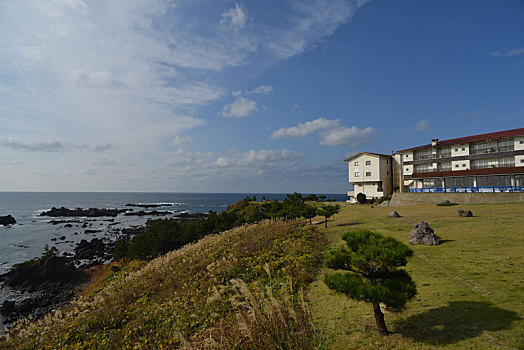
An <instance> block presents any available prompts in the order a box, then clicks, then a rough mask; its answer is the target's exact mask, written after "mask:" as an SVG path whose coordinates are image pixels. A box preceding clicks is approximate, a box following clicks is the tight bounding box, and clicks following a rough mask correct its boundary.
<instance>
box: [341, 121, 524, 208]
mask: <svg viewBox="0 0 524 350" xmlns="http://www.w3.org/2000/svg"><path fill="white" fill-rule="evenodd" d="M362 154H370V153H364V152H360V153H357V154H356V155H354V156H352V157H350V158H348V159H346V161H348V165H349V182H353V183H354V188H355V190H354V192H353V194H352V195H354V196H356V195H357V194H358V193H365V194H366V196H367V193H366V192H364V191H368V190H367V189H364V190H363V191H361V190H360V189H361V188H362V186H364V187H366V188H367V187H370V186H371V187H373V186H372V185H371V184H370V183H369V181H364V182H360V181H357V179H356V178H355V176H354V174H353V177H352V176H351V174H352V173H355V172H356V171H357V170H356V169H357V168H356V166H355V165H354V162H355V160H356V159H357V158H359V157H361V155H362ZM379 156H380V159H381V161H382V162H387V159H386V158H389V159H390V161H389V163H391V164H392V168H391V169H390V172H389V173H390V174H392V178H389V177H388V175H384V174H383V173H382V172H380V173H379V174H380V175H383V177H379V178H376V179H375V178H373V182H375V183H378V182H380V181H382V183H384V182H389V183H390V184H391V186H389V187H388V190H389V191H386V190H384V191H383V192H382V195H389V194H391V193H392V192H393V191H392V189H393V188H394V187H395V186H398V188H399V191H400V192H426V193H428V192H429V193H447V192H524V128H520V129H513V130H506V131H499V132H493V133H488V134H482V135H473V136H467V137H461V138H455V139H449V140H439V139H433V140H432V141H431V143H430V144H427V145H423V146H418V147H413V148H408V149H405V150H401V151H397V152H396V153H395V154H394V155H392V156H387V155H379ZM359 164H360V163H359ZM359 173H360V172H359ZM384 189H385V188H384ZM368 193H370V194H371V192H370V191H368ZM348 195H351V194H350V193H348ZM377 196H379V193H378V191H377V193H373V195H372V196H371V197H377ZM368 197H369V196H368ZM352 201H354V200H352Z"/></svg>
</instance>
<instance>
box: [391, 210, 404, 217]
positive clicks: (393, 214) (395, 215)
mask: <svg viewBox="0 0 524 350" xmlns="http://www.w3.org/2000/svg"><path fill="white" fill-rule="evenodd" d="M389 217H390V218H400V217H401V216H400V214H399V213H397V212H396V211H394V210H393V211H392V212H391V213H389Z"/></svg>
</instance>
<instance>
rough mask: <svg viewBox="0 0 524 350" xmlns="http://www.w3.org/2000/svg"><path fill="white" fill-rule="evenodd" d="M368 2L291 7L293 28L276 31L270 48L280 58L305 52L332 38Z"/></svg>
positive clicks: (310, 0) (317, 0)
mask: <svg viewBox="0 0 524 350" xmlns="http://www.w3.org/2000/svg"><path fill="white" fill-rule="evenodd" d="M364 3H365V2H363V1H359V2H357V3H348V2H346V1H344V0H333V1H324V0H307V1H296V2H293V3H292V7H293V13H295V15H292V16H289V21H290V24H291V25H290V26H289V27H287V28H286V29H281V30H279V29H277V30H275V34H277V35H275V37H274V38H272V39H273V40H271V41H270V42H269V43H268V47H269V48H270V50H272V51H273V52H274V53H275V54H276V55H277V56H278V57H280V58H288V57H291V56H294V55H296V54H298V53H300V52H303V51H304V50H306V49H307V48H308V47H310V46H311V45H312V44H313V43H315V42H317V41H318V40H319V39H320V38H323V37H326V36H330V35H331V34H333V33H334V32H335V30H336V29H337V28H338V27H339V26H340V25H342V24H343V23H345V22H346V21H347V20H348V19H349V18H350V17H351V16H352V15H353V13H354V12H355V10H357V9H358V8H359V7H361V6H363V5H364Z"/></svg>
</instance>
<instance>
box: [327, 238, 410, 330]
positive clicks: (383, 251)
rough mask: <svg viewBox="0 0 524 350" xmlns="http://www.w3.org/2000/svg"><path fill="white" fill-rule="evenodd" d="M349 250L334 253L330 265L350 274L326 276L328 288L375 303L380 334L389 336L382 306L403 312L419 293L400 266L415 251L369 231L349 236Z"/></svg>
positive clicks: (338, 273) (344, 249)
mask: <svg viewBox="0 0 524 350" xmlns="http://www.w3.org/2000/svg"><path fill="white" fill-rule="evenodd" d="M342 238H343V240H344V241H346V243H347V247H348V248H349V249H347V248H345V247H344V248H340V249H337V250H333V251H331V252H330V253H329V254H328V256H327V258H326V265H327V267H329V268H332V269H341V270H345V271H347V272H335V273H329V274H326V276H325V278H324V282H325V283H326V285H327V286H328V287H329V288H331V289H334V290H336V291H338V292H341V293H343V294H345V295H346V296H348V297H349V298H352V299H356V300H361V301H366V302H369V303H372V304H373V311H374V314H375V322H376V324H377V330H378V333H379V334H382V335H387V334H389V332H388V329H387V327H386V323H385V321H384V314H383V313H382V310H381V309H380V303H384V304H385V305H386V307H388V308H391V309H392V310H394V311H401V310H402V309H404V308H405V306H406V303H407V302H408V301H409V300H410V299H412V298H413V297H414V296H415V295H416V294H417V288H416V286H415V282H413V280H412V279H411V276H410V275H409V274H408V273H407V272H406V271H405V270H402V269H399V267H400V266H406V264H407V260H406V258H408V257H410V256H412V255H413V251H412V250H411V249H410V248H408V247H407V246H406V245H404V244H402V243H401V242H399V241H397V240H396V239H394V238H392V237H384V236H382V235H381V234H379V233H376V232H372V231H369V230H359V231H352V232H348V233H346V234H345V235H344V236H343V237H342Z"/></svg>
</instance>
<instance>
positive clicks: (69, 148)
mask: <svg viewBox="0 0 524 350" xmlns="http://www.w3.org/2000/svg"><path fill="white" fill-rule="evenodd" d="M0 146H3V147H6V148H10V149H12V150H18V151H28V152H75V151H91V152H104V151H107V150H109V149H111V148H113V146H112V145H111V144H102V145H96V144H95V145H89V144H78V143H69V142H62V141H23V140H20V139H18V138H16V137H10V136H0Z"/></svg>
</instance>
